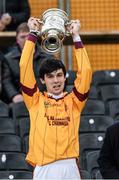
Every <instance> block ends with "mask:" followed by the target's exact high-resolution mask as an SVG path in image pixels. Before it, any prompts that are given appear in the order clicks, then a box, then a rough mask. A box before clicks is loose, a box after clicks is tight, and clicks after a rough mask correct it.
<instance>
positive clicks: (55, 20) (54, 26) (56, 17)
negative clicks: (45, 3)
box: [41, 8, 70, 54]
mask: <svg viewBox="0 0 119 180" xmlns="http://www.w3.org/2000/svg"><path fill="white" fill-rule="evenodd" d="M42 22H43V26H42V30H41V38H42V41H41V47H42V49H43V50H44V51H45V52H47V53H50V54H54V53H58V52H59V51H60V49H61V46H62V42H63V40H64V37H65V36H66V35H67V31H66V25H68V24H69V23H70V21H69V19H68V14H67V13H66V12H65V11H63V10H61V9H57V8H52V9H48V10H46V11H45V12H44V13H43V14H42Z"/></svg>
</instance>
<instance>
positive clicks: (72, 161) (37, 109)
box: [20, 14, 92, 180]
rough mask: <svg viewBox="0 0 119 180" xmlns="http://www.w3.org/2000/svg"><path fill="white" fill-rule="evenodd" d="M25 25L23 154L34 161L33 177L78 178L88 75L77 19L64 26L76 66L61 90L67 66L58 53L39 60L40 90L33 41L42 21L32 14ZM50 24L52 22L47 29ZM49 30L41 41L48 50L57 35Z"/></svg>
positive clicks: (88, 66)
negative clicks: (69, 86)
mask: <svg viewBox="0 0 119 180" xmlns="http://www.w3.org/2000/svg"><path fill="white" fill-rule="evenodd" d="M54 16H56V14H55V15H53V18H54ZM53 22H54V21H53ZM28 26H29V28H30V33H29V35H28V39H27V40H26V43H25V47H24V49H23V52H22V56H21V60H20V80H21V87H22V93H23V97H24V102H25V104H26V106H27V108H28V110H29V114H30V135H29V151H28V154H27V157H26V160H27V161H28V162H29V163H30V164H31V165H33V166H34V167H35V169H34V177H33V178H34V180H36V179H37V180H38V179H39V180H53V179H54V180H79V179H81V177H80V172H79V170H78V167H77V164H76V160H77V159H78V157H79V138H78V129H79V124H80V114H81V112H82V109H83V107H84V105H85V102H86V100H87V97H88V92H89V89H90V83H91V78H92V70H91V66H90V62H89V59H88V56H87V53H86V50H85V48H84V46H83V44H82V42H81V38H80V36H79V30H80V23H79V20H71V21H70V23H67V27H66V26H65V28H66V29H67V30H68V31H69V33H70V34H71V35H72V38H73V41H74V46H75V48H74V51H75V56H76V61H77V66H78V72H77V78H76V80H75V82H74V88H73V90H72V92H71V93H67V92H64V87H65V80H66V69H65V66H64V65H63V63H62V61H61V60H57V59H48V60H46V61H44V62H43V63H42V64H41V65H40V67H39V69H40V70H39V73H40V79H41V82H42V83H43V84H45V85H46V90H47V92H44V93H41V92H39V90H38V88H37V84H36V80H35V77H34V72H33V54H34V49H35V43H36V41H37V39H38V37H39V36H42V34H43V33H42V29H43V26H44V23H42V22H40V21H39V20H38V19H36V18H32V17H31V18H30V19H29V20H28ZM52 26H54V25H53V23H52V25H51V29H50V30H52ZM47 29H48V28H47ZM54 31H56V29H55V28H54V29H53V30H52V33H51V34H50V33H49V34H50V37H51V40H49V39H48V40H47V42H48V41H49V42H48V43H51V46H50V45H48V47H46V48H49V49H50V47H51V49H50V51H51V50H53V51H56V49H55V48H54V45H52V44H53V43H54V44H55V43H56V41H57V37H59V36H58V35H57V37H56V36H55V35H53V38H54V37H56V41H55V40H54V39H53V41H52V34H53V32H54ZM57 31H58V30H57ZM46 34H48V33H46ZM48 38H49V37H48ZM45 40H46V39H45ZM46 46H47V43H46ZM52 47H53V48H52ZM55 47H56V46H55ZM46 48H45V49H46ZM54 49H55V50H54Z"/></svg>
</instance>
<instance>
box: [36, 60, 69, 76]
mask: <svg viewBox="0 0 119 180" xmlns="http://www.w3.org/2000/svg"><path fill="white" fill-rule="evenodd" d="M58 69H62V70H63V73H64V76H66V68H65V66H64V64H63V62H62V61H61V60H59V59H53V58H52V59H51V58H50V59H47V60H44V61H42V62H41V64H40V69H39V75H40V78H41V79H44V75H45V74H48V73H51V72H53V71H56V70H58Z"/></svg>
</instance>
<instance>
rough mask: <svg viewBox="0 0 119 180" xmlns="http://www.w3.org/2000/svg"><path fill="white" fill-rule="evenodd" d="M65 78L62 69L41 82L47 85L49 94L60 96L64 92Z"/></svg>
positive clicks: (46, 75) (47, 75)
mask: <svg viewBox="0 0 119 180" xmlns="http://www.w3.org/2000/svg"><path fill="white" fill-rule="evenodd" d="M65 80H66V78H65V76H64V73H63V70H62V69H58V70H56V71H53V72H51V73H49V74H45V77H44V80H42V79H41V82H42V83H43V84H45V85H46V89H47V92H49V93H51V94H54V95H60V94H61V93H62V92H63V90H64V85H65Z"/></svg>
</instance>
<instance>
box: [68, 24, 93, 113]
mask: <svg viewBox="0 0 119 180" xmlns="http://www.w3.org/2000/svg"><path fill="white" fill-rule="evenodd" d="M79 30H80V22H79V20H75V21H72V23H71V25H70V27H69V31H70V33H71V34H72V38H73V41H74V45H75V48H74V52H75V57H76V61H77V66H78V71H77V78H76V80H75V82H74V88H73V94H74V96H75V97H76V98H74V99H75V102H76V103H77V105H78V107H79V109H80V111H81V110H82V108H83V106H84V104H85V100H86V99H87V97H88V92H89V89H90V83H91V79H92V69H91V65H90V62H89V58H88V55H87V52H86V49H85V47H84V45H83V43H82V41H81V38H80V36H79Z"/></svg>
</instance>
